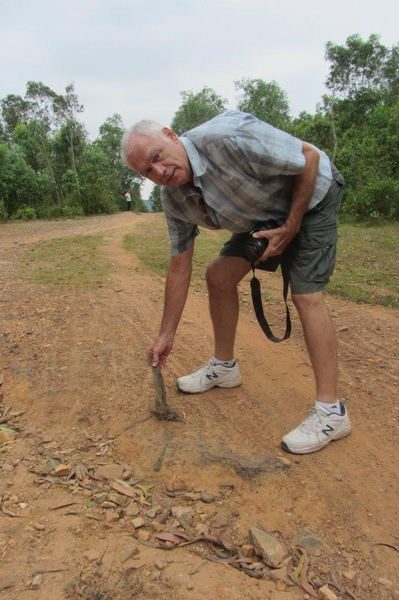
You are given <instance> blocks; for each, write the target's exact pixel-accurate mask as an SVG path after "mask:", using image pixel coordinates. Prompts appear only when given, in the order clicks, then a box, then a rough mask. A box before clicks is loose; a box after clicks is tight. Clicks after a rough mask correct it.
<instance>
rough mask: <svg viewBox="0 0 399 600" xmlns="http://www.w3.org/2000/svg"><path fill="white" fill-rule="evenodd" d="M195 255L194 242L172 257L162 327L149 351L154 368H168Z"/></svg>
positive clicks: (166, 286) (167, 279)
mask: <svg viewBox="0 0 399 600" xmlns="http://www.w3.org/2000/svg"><path fill="white" fill-rule="evenodd" d="M193 253H194V241H193V242H192V244H191V245H190V247H189V248H188V249H187V250H186V251H185V252H183V253H182V254H179V255H177V256H172V258H171V260H170V265H169V271H168V275H167V278H166V285H165V298H164V309H163V315H162V321H161V327H160V330H159V334H158V336H157V338H156V340H155V342H154V343H153V344H152V346H150V347H149V348H148V350H147V356H148V359H149V362H150V363H151V364H152V366H153V367H156V366H157V365H158V364H160V365H161V366H162V367H166V361H167V357H168V356H169V354H170V352H171V350H172V347H173V340H174V337H175V333H176V330H177V326H178V325H179V321H180V318H181V315H182V312H183V308H184V305H185V303H186V298H187V294H188V289H189V286H190V279H191V270H192V258H193Z"/></svg>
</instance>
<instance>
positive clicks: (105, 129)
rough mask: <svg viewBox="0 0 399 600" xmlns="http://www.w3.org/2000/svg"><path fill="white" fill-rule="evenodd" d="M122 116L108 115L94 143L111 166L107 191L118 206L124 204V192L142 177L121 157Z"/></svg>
mask: <svg viewBox="0 0 399 600" xmlns="http://www.w3.org/2000/svg"><path fill="white" fill-rule="evenodd" d="M124 131H125V130H124V127H123V122H122V118H121V116H120V115H118V114H114V115H113V116H112V117H108V118H107V119H106V120H105V121H104V123H103V124H102V125H101V126H100V129H99V136H98V138H97V140H96V141H95V142H94V144H95V145H96V146H97V147H98V148H100V149H101V150H102V151H103V152H105V154H106V155H107V157H108V160H109V164H110V167H111V175H110V179H109V185H110V188H109V191H110V193H111V194H112V197H113V199H114V201H115V202H116V203H117V204H118V205H119V207H120V208H122V207H123V206H124V194H125V192H126V190H129V189H130V188H131V187H132V185H133V184H134V183H135V182H137V183H139V184H141V183H142V182H143V181H144V178H143V177H142V176H141V175H139V174H138V173H135V172H134V171H132V170H131V169H129V168H128V167H127V166H126V165H125V164H124V162H123V161H122V159H121V156H120V145H121V139H122V136H123V134H124Z"/></svg>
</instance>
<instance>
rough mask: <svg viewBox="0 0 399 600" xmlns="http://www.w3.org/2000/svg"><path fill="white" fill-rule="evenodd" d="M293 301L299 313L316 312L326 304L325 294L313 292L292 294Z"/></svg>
mask: <svg viewBox="0 0 399 600" xmlns="http://www.w3.org/2000/svg"><path fill="white" fill-rule="evenodd" d="M291 298H292V301H293V303H294V305H295V308H296V309H297V311H298V312H299V313H303V312H307V311H310V310H315V309H316V308H318V307H319V306H320V305H321V304H324V299H323V293H322V292H321V291H320V292H313V293H311V294H291Z"/></svg>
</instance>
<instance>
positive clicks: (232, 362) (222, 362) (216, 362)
mask: <svg viewBox="0 0 399 600" xmlns="http://www.w3.org/2000/svg"><path fill="white" fill-rule="evenodd" d="M212 361H213V364H214V365H223V366H224V367H228V368H229V369H231V368H232V367H234V365H235V364H236V362H237V360H236V359H235V358H233V360H220V359H219V358H215V357H212Z"/></svg>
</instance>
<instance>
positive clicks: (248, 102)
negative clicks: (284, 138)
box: [234, 77, 290, 129]
mask: <svg viewBox="0 0 399 600" xmlns="http://www.w3.org/2000/svg"><path fill="white" fill-rule="evenodd" d="M234 84H235V88H236V91H240V90H241V94H240V95H239V96H238V97H237V108H238V109H239V110H242V111H244V112H248V113H251V114H252V115H255V117H258V119H261V120H262V121H265V122H266V123H269V124H270V125H273V126H274V127H278V128H280V129H285V128H286V127H287V125H288V124H289V122H290V116H289V103H288V99H287V94H286V93H285V91H284V90H282V89H281V87H280V86H279V85H278V83H276V82H275V81H270V82H266V81H263V79H250V78H248V77H243V78H242V79H240V80H238V81H235V82H234Z"/></svg>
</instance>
